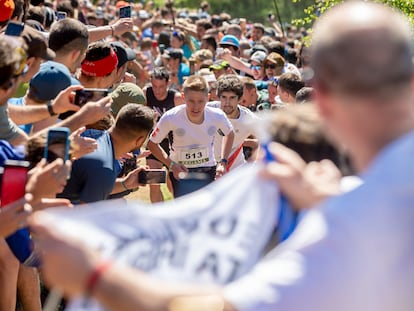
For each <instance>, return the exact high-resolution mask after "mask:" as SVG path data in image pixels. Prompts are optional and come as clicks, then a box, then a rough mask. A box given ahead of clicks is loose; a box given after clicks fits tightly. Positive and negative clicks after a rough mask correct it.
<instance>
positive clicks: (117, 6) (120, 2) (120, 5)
mask: <svg viewBox="0 0 414 311" xmlns="http://www.w3.org/2000/svg"><path fill="white" fill-rule="evenodd" d="M0 1H1V0H0ZM127 5H130V4H129V3H128V2H126V1H124V0H121V1H118V2H117V3H116V4H115V6H116V8H117V9H119V8H122V7H123V6H127Z"/></svg>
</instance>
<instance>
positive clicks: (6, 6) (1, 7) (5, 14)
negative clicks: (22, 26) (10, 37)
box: [0, 0, 14, 22]
mask: <svg viewBox="0 0 414 311" xmlns="http://www.w3.org/2000/svg"><path fill="white" fill-rule="evenodd" d="M13 11H14V1H13V0H0V22H5V21H7V20H8V19H10V17H11V16H12V14H13Z"/></svg>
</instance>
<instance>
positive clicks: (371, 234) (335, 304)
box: [225, 132, 414, 311]
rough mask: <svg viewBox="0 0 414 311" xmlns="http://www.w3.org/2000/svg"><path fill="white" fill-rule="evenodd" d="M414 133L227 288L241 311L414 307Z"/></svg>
mask: <svg viewBox="0 0 414 311" xmlns="http://www.w3.org/2000/svg"><path fill="white" fill-rule="evenodd" d="M413 154H414V132H413V133H410V134H408V135H406V136H405V137H403V138H401V139H399V140H398V141H396V142H394V143H392V144H391V145H390V146H388V147H387V148H385V150H384V151H383V152H382V153H381V154H380V155H379V156H378V158H377V159H376V160H375V161H374V163H373V164H372V166H371V167H370V169H369V170H368V172H367V173H366V174H365V175H364V176H362V178H363V180H364V184H363V185H361V186H360V187H358V188H356V189H355V190H353V191H351V192H348V193H346V194H345V195H342V196H339V197H337V198H334V199H331V200H328V201H327V202H325V204H323V205H322V206H321V207H319V208H316V209H314V210H311V211H310V212H309V213H307V215H305V216H304V218H303V219H302V221H301V222H300V224H299V226H298V228H297V229H296V231H295V232H294V233H293V235H292V236H291V237H290V238H289V239H288V240H287V241H286V242H285V243H282V244H281V245H280V246H279V247H276V248H275V249H274V250H273V251H272V252H271V253H270V254H269V256H267V257H266V258H265V259H264V260H262V261H261V262H260V263H259V264H257V265H256V266H255V269H253V271H251V272H250V273H249V274H247V275H246V276H244V277H242V278H240V279H239V280H236V281H235V282H233V283H231V284H230V285H228V286H227V287H226V288H225V296H226V298H227V300H228V301H230V302H231V303H232V304H233V305H234V306H235V307H236V308H237V309H238V310H243V311H247V310H252V311H253V310H254V311H259V310H260V311H265V310H266V311H267V310H269V311H270V310H272V311H277V310H281V311H293V310H294V311H298V310H306V311H332V310H335V311H351V310H352V311H368V310H369V311H396V310H398V311H412V310H414V298H413V293H414V161H413V159H412V155H413Z"/></svg>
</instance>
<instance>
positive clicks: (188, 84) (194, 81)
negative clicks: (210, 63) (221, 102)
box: [183, 75, 209, 94]
mask: <svg viewBox="0 0 414 311" xmlns="http://www.w3.org/2000/svg"><path fill="white" fill-rule="evenodd" d="M183 90H184V94H185V93H186V92H187V91H196V92H203V93H205V94H208V91H209V87H208V83H207V81H206V80H205V79H204V78H203V77H202V76H199V75H194V76H190V77H188V79H187V80H185V82H184V86H183Z"/></svg>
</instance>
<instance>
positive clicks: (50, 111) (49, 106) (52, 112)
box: [46, 101, 57, 117]
mask: <svg viewBox="0 0 414 311" xmlns="http://www.w3.org/2000/svg"><path fill="white" fill-rule="evenodd" d="M46 105H47V111H49V114H50V116H51V117H53V116H55V115H57V113H56V112H54V111H53V107H52V103H51V102H50V101H48V102H47V104H46Z"/></svg>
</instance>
